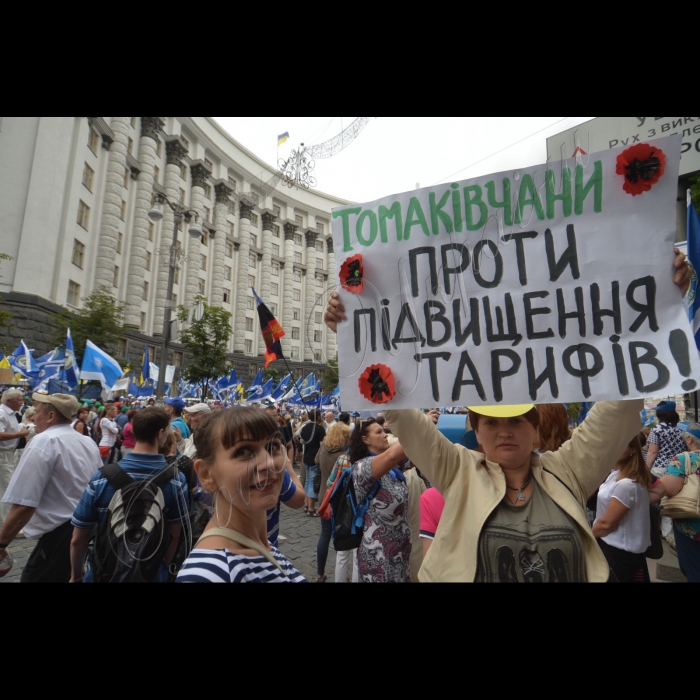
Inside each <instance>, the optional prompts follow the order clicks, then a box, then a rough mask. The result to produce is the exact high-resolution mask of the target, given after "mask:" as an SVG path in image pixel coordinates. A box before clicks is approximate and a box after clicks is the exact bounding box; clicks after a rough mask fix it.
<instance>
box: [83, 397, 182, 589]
mask: <svg viewBox="0 0 700 700" xmlns="http://www.w3.org/2000/svg"><path fill="white" fill-rule="evenodd" d="M169 424H170V417H169V416H168V414H167V413H166V412H165V411H163V410H161V409H158V408H149V409H147V410H145V411H139V412H138V413H137V414H136V415H135V416H134V419H133V421H132V426H133V429H134V437H135V438H136V447H135V449H134V451H133V452H132V453H130V454H129V455H127V456H126V457H125V458H124V459H123V460H122V461H121V462H119V466H120V467H121V468H122V469H123V470H124V471H125V472H126V473H127V474H128V475H129V476H130V477H131V478H132V479H134V480H135V481H146V480H148V479H152V478H153V477H154V476H156V475H157V474H159V473H160V472H161V471H163V469H165V468H166V467H167V466H168V464H167V462H166V460H165V457H163V455H161V454H159V452H158V450H159V448H160V447H162V446H163V445H164V444H165V442H166V440H167V438H168V436H169ZM162 492H163V498H164V500H165V508H164V518H165V521H166V522H167V523H168V525H169V529H168V534H169V536H170V547H169V548H168V551H167V553H166V556H165V559H164V560H163V563H162V565H161V567H160V571H159V572H158V575H157V576H156V579H155V580H154V583H165V582H166V581H167V579H168V566H169V564H170V562H171V561H172V559H173V557H174V556H175V552H176V550H177V546H178V543H179V540H180V534H181V531H182V522H183V520H185V519H186V518H187V517H188V511H189V507H188V503H189V494H188V489H187V480H186V478H185V475H184V474H181V473H180V474H178V475H177V479H172V480H171V481H170V482H169V483H168V484H166V486H165V487H164V488H163V489H162ZM115 493H116V492H115V489H114V487H113V486H112V485H111V484H110V483H109V481H108V480H107V479H106V478H105V477H104V475H103V474H102V472H101V471H99V472H97V474H95V476H93V477H92V479H91V480H90V483H89V484H88V487H87V489H86V490H85V493H84V494H83V497H82V499H81V501H80V503H79V504H78V507H77V509H76V511H75V513H74V515H73V519H72V524H73V527H74V530H73V540H72V542H71V572H72V573H71V576H72V578H71V583H82V582H85V583H93V582H94V581H93V577H92V572H91V571H90V570H88V572H87V574H85V557H86V554H87V551H88V544H89V542H90V538H91V536H92V533H93V531H94V530H95V528H96V527H97V529H98V531H99V528H100V527H101V526H102V525H103V524H104V522H105V521H106V520H107V517H108V514H109V505H110V503H111V502H112V499H113V498H114V495H115Z"/></svg>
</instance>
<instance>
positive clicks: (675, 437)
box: [647, 401, 686, 478]
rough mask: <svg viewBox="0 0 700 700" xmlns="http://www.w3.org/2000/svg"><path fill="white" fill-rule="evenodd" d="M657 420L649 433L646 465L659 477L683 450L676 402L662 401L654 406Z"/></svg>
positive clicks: (683, 442) (683, 444) (664, 474)
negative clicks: (656, 423)
mask: <svg viewBox="0 0 700 700" xmlns="http://www.w3.org/2000/svg"><path fill="white" fill-rule="evenodd" d="M656 419H657V420H658V421H659V425H657V426H656V427H655V428H654V429H653V430H652V431H651V434H650V435H649V442H648V447H649V450H648V452H647V466H648V467H649V469H651V473H652V474H653V475H654V476H658V477H659V478H661V477H664V476H666V470H667V469H668V465H669V464H670V463H671V462H672V461H673V460H674V459H675V458H676V456H677V455H679V454H681V453H682V452H683V451H684V450H685V447H686V445H685V440H684V439H683V433H681V431H680V430H679V429H678V424H679V423H680V422H681V418H680V416H679V415H678V413H677V412H676V404H675V403H673V402H672V401H664V402H663V403H661V404H659V406H657V408H656Z"/></svg>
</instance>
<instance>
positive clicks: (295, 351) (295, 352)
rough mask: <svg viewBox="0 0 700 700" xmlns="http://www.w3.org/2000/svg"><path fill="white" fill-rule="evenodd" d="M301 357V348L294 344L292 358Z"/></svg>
mask: <svg viewBox="0 0 700 700" xmlns="http://www.w3.org/2000/svg"><path fill="white" fill-rule="evenodd" d="M299 357H300V351H299V348H298V347H297V346H296V345H292V359H293V360H298V359H299Z"/></svg>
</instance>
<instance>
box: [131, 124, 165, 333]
mask: <svg viewBox="0 0 700 700" xmlns="http://www.w3.org/2000/svg"><path fill="white" fill-rule="evenodd" d="M162 129H163V121H162V119H161V118H160V117H141V143H140V144H139V157H138V161H139V164H140V166H141V173H140V175H139V179H138V186H137V188H136V205H135V207H134V223H133V226H132V228H131V248H130V254H129V276H128V278H127V288H126V303H127V305H128V306H127V309H126V313H125V314H124V326H125V327H126V328H135V329H139V328H140V327H141V306H142V302H143V290H144V286H143V285H144V279H145V277H146V253H147V245H148V227H149V225H150V223H151V221H150V219H149V218H148V212H149V211H150V210H151V207H152V203H153V174H154V168H155V163H156V140H157V138H158V134H159V133H160V132H161V131H162Z"/></svg>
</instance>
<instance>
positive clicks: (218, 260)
mask: <svg viewBox="0 0 700 700" xmlns="http://www.w3.org/2000/svg"><path fill="white" fill-rule="evenodd" d="M214 191H215V193H216V206H215V207H214V227H215V228H216V238H215V239H214V246H213V251H214V260H213V261H212V265H213V267H212V287H211V303H212V305H213V306H223V304H224V256H225V254H226V228H227V224H228V221H227V219H226V217H227V216H228V213H229V211H230V210H231V195H232V194H233V188H232V187H231V185H229V183H228V182H225V181H224V180H219V181H218V182H217V183H216V186H215V188H214Z"/></svg>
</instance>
